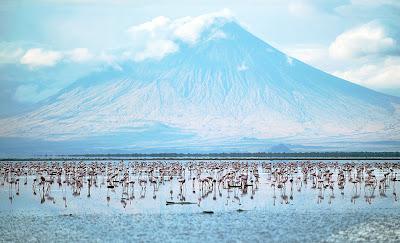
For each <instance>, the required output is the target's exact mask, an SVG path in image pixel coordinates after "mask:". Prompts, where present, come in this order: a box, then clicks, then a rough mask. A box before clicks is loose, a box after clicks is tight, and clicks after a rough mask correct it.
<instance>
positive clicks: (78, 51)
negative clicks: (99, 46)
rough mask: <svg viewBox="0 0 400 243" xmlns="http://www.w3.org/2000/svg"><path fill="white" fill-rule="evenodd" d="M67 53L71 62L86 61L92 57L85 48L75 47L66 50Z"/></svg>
mask: <svg viewBox="0 0 400 243" xmlns="http://www.w3.org/2000/svg"><path fill="white" fill-rule="evenodd" d="M67 54H68V57H69V59H70V60H71V61H73V62H86V61H89V60H90V59H92V58H93V55H92V54H91V53H90V51H89V50H88V49H87V48H75V49H73V50H71V51H69V52H67Z"/></svg>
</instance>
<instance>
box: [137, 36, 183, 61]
mask: <svg viewBox="0 0 400 243" xmlns="http://www.w3.org/2000/svg"><path fill="white" fill-rule="evenodd" d="M178 49H179V47H178V45H177V44H175V43H174V42H173V41H170V40H154V41H150V42H148V43H147V45H146V48H145V49H144V50H143V51H140V52H138V53H137V54H136V55H135V58H134V59H135V61H142V60H145V59H147V58H154V59H157V60H159V59H161V58H163V57H164V56H165V55H167V54H169V53H173V52H176V51H177V50H178Z"/></svg>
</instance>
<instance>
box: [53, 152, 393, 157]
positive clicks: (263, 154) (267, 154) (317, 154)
mask: <svg viewBox="0 0 400 243" xmlns="http://www.w3.org/2000/svg"><path fill="white" fill-rule="evenodd" d="M59 156H60V157H157V158H168V157H173V158H174V157H176V158H180V157H222V158H224V157H226V158H237V157H257V158H258V157H261V158H264V157H265V158H271V157H273V158H288V157H295V158H297V157H299V158H325V157H329V158H336V157H339V158H347V157H350V158H369V157H390V158H400V152H303V153H299V152H289V153H272V152H260V153H150V154H145V153H132V154H74V155H59Z"/></svg>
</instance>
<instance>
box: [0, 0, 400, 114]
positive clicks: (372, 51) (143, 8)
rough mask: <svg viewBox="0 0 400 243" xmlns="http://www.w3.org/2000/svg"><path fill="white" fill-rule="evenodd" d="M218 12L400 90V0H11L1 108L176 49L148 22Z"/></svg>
mask: <svg viewBox="0 0 400 243" xmlns="http://www.w3.org/2000/svg"><path fill="white" fill-rule="evenodd" d="M216 12H217V13H221V12H223V13H228V14H229V15H231V16H233V17H234V18H235V19H236V20H237V21H238V22H239V23H240V24H241V25H242V26H244V27H245V28H246V29H247V30H249V31H250V32H251V33H253V34H254V35H256V36H257V37H259V38H261V39H262V40H264V41H266V42H267V43H268V44H270V45H272V46H274V47H275V48H277V49H279V50H281V51H283V52H285V53H286V54H288V55H290V56H292V57H294V58H297V59H299V60H301V61H303V62H305V63H308V64H310V65H313V66H315V67H317V68H319V69H321V70H323V71H325V72H328V73H331V74H333V75H336V76H339V77H341V78H344V79H346V80H349V81H351V82H354V83H357V84H360V85H363V86H366V87H368V88H371V89H374V90H377V91H380V92H384V93H386V94H391V95H395V96H400V72H399V71H400V1H399V0H329V1H323V0H314V1H311V0H296V1H290V0H265V1H261V0H252V1H251V0H250V1H235V0H229V1H228V0H220V1H211V0H202V1H185V2H183V1H176V0H170V1H166V0H153V1H144V0H137V1H128V0H114V1H111V0H96V1H95V0H36V1H28V0H2V1H1V2H0V36H1V39H0V117H1V116H8V115H11V114H13V113H17V112H21V111H23V110H24V109H29V108H32V107H34V106H36V105H38V104H40V101H42V100H44V99H45V98H47V97H49V96H51V95H53V94H55V93H56V92H58V91H59V90H61V89H62V88H64V87H66V86H67V85H69V84H71V83H72V82H74V81H75V80H77V79H78V78H80V77H84V76H85V75H87V74H88V73H90V72H93V71H95V70H98V69H101V68H104V67H105V66H108V65H116V63H117V62H118V60H124V59H130V58H132V59H133V60H135V61H141V60H143V59H145V58H147V57H149V55H153V56H154V55H155V56H156V57H157V54H159V53H163V54H165V53H168V52H169V51H171V50H173V48H174V46H173V45H172V44H171V43H161V44H163V49H160V50H157V52H156V53H154V52H153V53H150V54H149V53H148V52H146V51H148V50H147V49H146V48H149V46H148V45H146V42H147V41H148V39H149V38H151V33H150V35H149V36H142V37H140V38H138V36H137V35H135V33H136V32H137V30H138V29H139V30H140V28H141V27H140V26H142V28H143V26H145V27H146V24H144V25H143V23H152V24H155V25H157V24H159V25H160V26H162V25H163V23H164V22H165V21H171V20H174V19H179V18H183V17H186V16H199V15H204V14H213V13H216ZM147 27H148V25H147ZM158 44H160V43H158ZM150 47H151V46H150ZM161 57H162V55H161V56H159V57H158V58H161Z"/></svg>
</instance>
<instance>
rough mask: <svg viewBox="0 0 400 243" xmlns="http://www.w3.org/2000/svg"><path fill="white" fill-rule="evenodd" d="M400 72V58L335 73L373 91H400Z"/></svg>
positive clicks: (390, 58) (391, 58)
mask: <svg viewBox="0 0 400 243" xmlns="http://www.w3.org/2000/svg"><path fill="white" fill-rule="evenodd" d="M399 70H400V58H399V57H389V58H387V59H386V60H385V61H384V62H381V63H375V64H365V65H362V66H361V67H359V68H355V69H350V70H345V71H338V72H334V75H337V76H339V77H341V78H343V79H346V80H349V81H352V82H354V83H358V84H360V85H363V86H366V87H369V88H372V89H377V90H379V89H399V88H400V72H399Z"/></svg>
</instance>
